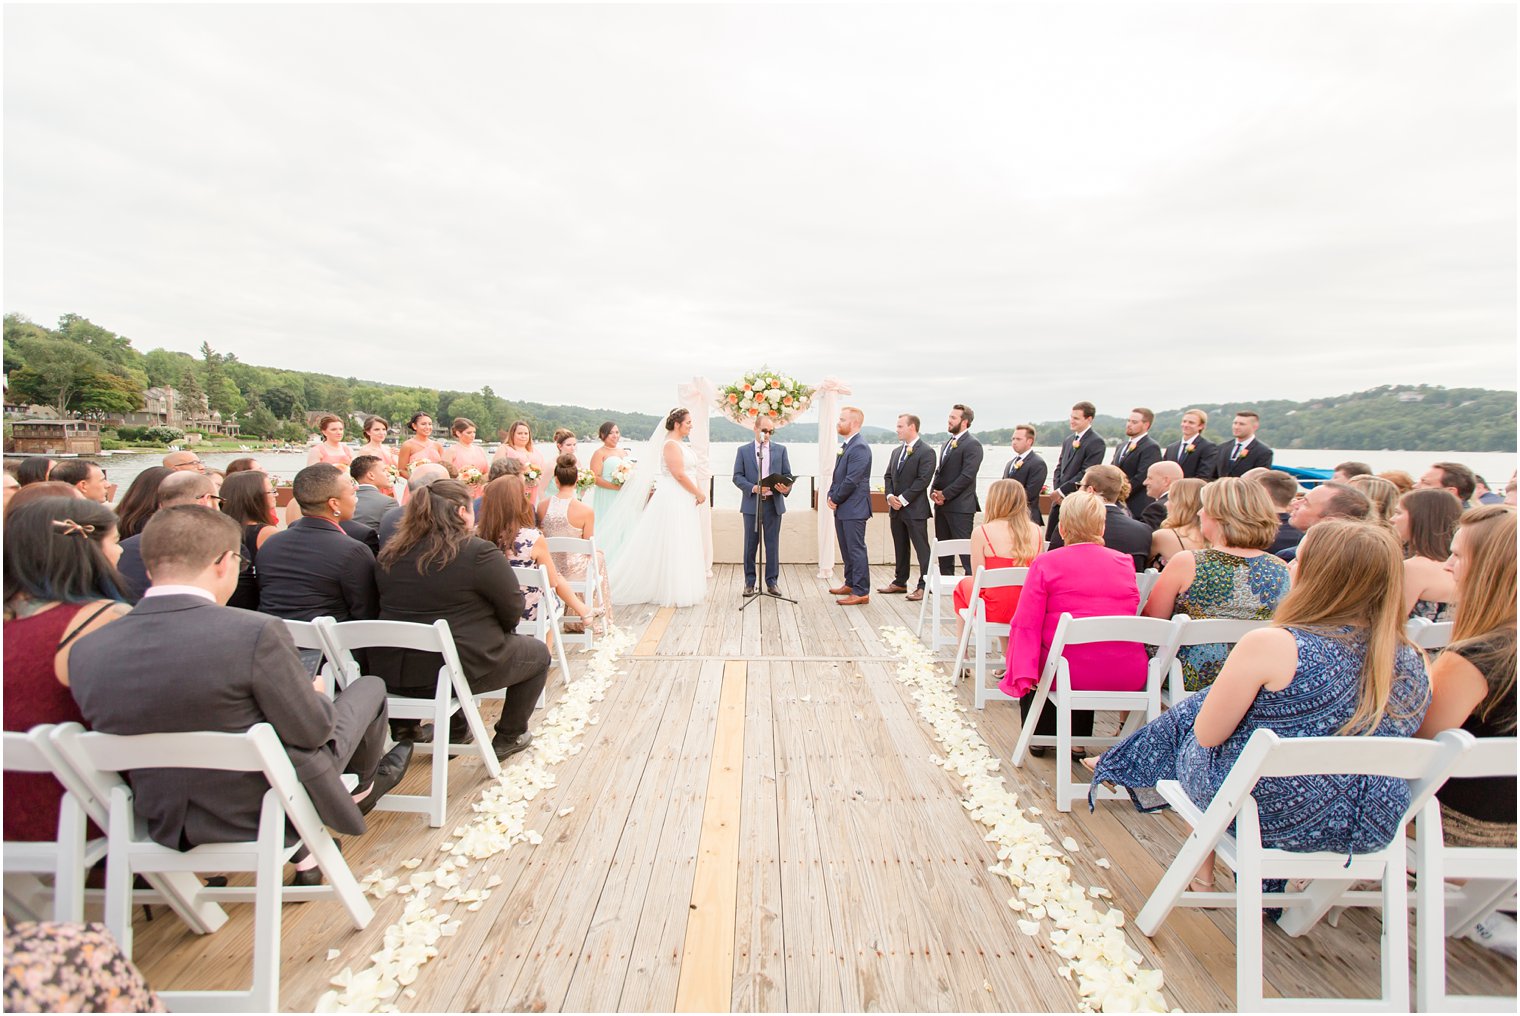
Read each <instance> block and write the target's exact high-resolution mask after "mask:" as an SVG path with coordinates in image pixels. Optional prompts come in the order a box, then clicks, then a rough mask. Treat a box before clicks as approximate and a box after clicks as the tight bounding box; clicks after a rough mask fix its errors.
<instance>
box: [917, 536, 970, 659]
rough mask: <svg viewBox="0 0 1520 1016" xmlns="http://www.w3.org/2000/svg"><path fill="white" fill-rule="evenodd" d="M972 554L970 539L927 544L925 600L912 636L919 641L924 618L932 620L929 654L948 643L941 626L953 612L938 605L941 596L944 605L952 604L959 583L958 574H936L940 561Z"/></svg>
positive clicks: (922, 634) (921, 603) (920, 602)
mask: <svg viewBox="0 0 1520 1016" xmlns="http://www.w3.org/2000/svg"><path fill="white" fill-rule="evenodd" d="M970 553H971V541H970V540H930V541H929V574H928V575H926V576H924V598H923V599H922V600H921V601H919V604H918V629H917V630H916V632H915V634H916V635H917V636H918V637H919V638H923V637H924V617H925V615H929V616H930V617H932V619H933V620H932V624H933V627H931V628H930V630H929V649H930V651H931V652H936V653H937V652H939V649H940V647H941V646H948V645H949V644H950V640H949V639H948V638H946V637H945V633H944V631H943V630H942V627H941V624H940V618H941V617H942V616H943V617H944V618H946V619H948V618H951V617H954V616H955V612H954V611H953V610H951V609H946V607H944V606H942V605H941V604H940V599H941V597H943V598H944V599H945V601H946V603H949V602H951V597H953V596H954V595H955V584H956V583H957V582H959V581H960V580H961V577H960V576H958V575H941V574H940V573H939V559H940V558H942V557H960V556H961V555H962V554H970Z"/></svg>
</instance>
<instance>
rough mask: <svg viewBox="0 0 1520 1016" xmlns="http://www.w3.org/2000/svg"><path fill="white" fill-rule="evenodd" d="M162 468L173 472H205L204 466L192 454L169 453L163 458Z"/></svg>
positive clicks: (199, 458) (195, 455)
mask: <svg viewBox="0 0 1520 1016" xmlns="http://www.w3.org/2000/svg"><path fill="white" fill-rule="evenodd" d="M164 468H165V469H172V470H174V471H175V472H186V471H189V472H196V473H204V472H205V471H206V464H205V463H204V462H202V461H201V457H200V456H199V455H197V454H195V453H194V452H170V453H169V454H168V455H165V456H164Z"/></svg>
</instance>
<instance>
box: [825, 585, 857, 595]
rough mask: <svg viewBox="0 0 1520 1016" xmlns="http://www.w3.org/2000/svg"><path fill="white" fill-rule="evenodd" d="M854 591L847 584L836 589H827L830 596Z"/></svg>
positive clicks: (848, 593)
mask: <svg viewBox="0 0 1520 1016" xmlns="http://www.w3.org/2000/svg"><path fill="white" fill-rule="evenodd" d="M854 591H855V590H853V589H851V588H850V587H849V586H840V587H839V588H838V589H830V590H829V595H830V596H849V595H850V594H851V593H853V592H854Z"/></svg>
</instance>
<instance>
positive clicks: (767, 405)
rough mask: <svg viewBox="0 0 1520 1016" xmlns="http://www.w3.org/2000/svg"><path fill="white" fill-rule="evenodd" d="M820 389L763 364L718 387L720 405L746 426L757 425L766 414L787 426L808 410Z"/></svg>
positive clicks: (781, 424) (736, 421) (724, 412)
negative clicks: (815, 393)
mask: <svg viewBox="0 0 1520 1016" xmlns="http://www.w3.org/2000/svg"><path fill="white" fill-rule="evenodd" d="M816 390H817V389H815V388H810V387H809V386H807V385H804V384H800V383H798V382H797V381H794V380H793V379H791V378H790V377H787V376H786V375H784V374H778V373H776V372H775V371H773V370H771V369H770V368H769V367H761V368H760V369H759V370H755V371H750V372H749V373H748V374H746V375H744V377H742V378H741V379H739V380H738V381H735V382H734V383H733V384H730V385H725V386H724V387H722V388H720V389H718V409H719V410H720V411H721V412H722V413H723V415H724V416H726V417H728V418H729V419H730V420H732V421H734V422H735V423H737V424H739V425H740V426H742V427H750V426H753V425H754V422H755V420H757V419H759V418H760V417H762V416H764V417H768V418H770V419H772V420H775V421H776V426H778V427H784V426H785V425H786V424H788V423H791V422H792V420H793V419H795V418H796V417H797V416H799V415H800V414H802V413H804V412H806V411H807V408H808V406H809V405H810V404H811V403H812V401H813V393H814V392H815V391H816Z"/></svg>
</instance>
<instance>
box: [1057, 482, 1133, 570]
mask: <svg viewBox="0 0 1520 1016" xmlns="http://www.w3.org/2000/svg"><path fill="white" fill-rule="evenodd" d="M1080 489H1081V490H1085V491H1089V492H1091V493H1094V494H1097V495H1098V496H1099V497H1100V498H1102V499H1103V502H1104V504H1106V505H1107V506H1108V521H1107V522H1106V523H1105V524H1104V528H1103V543H1104V545H1105V546H1106V547H1108V548H1109V549H1110V550H1117V551H1119V553H1121V554H1128V555H1129V556H1130V557H1132V558H1134V561H1135V571H1137V572H1141V571H1145V565H1146V562H1148V561H1149V560H1150V557H1151V527H1150V526H1147V525H1146V524H1145V523H1143V522H1137V521H1135V520H1134V519H1132V518H1130V517H1129V513H1128V512H1127V510H1126V509H1125V508H1124V507H1123V503H1124V501H1125V500H1126V499H1127V498H1128V497H1129V480H1127V479H1125V476H1124V473H1123V471H1122V470H1120V469H1119V467H1118V466H1102V465H1099V466H1090V467H1088V470H1087V472H1085V473H1083V474H1082V485H1081V487H1080ZM1061 545H1062V536H1061V534H1060V532H1059V531H1058V532H1057V533H1056V534H1055V536H1053V537H1052V538H1051V540H1050V549H1051V550H1055V549H1056V548H1057V547H1060V546H1061Z"/></svg>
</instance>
